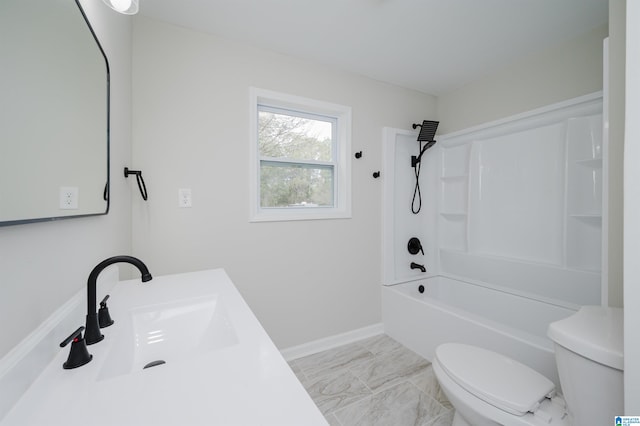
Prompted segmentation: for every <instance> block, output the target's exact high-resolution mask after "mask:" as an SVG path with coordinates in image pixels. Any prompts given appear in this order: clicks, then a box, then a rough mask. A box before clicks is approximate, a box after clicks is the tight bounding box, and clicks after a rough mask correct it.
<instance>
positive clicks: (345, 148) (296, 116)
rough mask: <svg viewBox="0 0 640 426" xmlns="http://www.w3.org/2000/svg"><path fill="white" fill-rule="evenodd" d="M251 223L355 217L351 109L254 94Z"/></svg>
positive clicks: (257, 91)
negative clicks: (352, 179)
mask: <svg viewBox="0 0 640 426" xmlns="http://www.w3.org/2000/svg"><path fill="white" fill-rule="evenodd" d="M250 102H251V138H250V140H251V191H250V192H251V202H250V205H251V216H250V219H251V221H272V220H273V221H275V220H304V219H333V218H347V217H351V171H350V161H349V160H350V158H349V152H350V146H351V141H350V138H351V108H349V107H345V106H342V105H336V104H332V103H327V102H321V101H316V100H313V99H307V98H302V97H298V96H292V95H287V94H282V93H278V92H273V91H268V90H262V89H256V88H252V89H251V101H250Z"/></svg>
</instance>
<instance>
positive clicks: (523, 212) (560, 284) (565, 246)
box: [382, 93, 606, 374]
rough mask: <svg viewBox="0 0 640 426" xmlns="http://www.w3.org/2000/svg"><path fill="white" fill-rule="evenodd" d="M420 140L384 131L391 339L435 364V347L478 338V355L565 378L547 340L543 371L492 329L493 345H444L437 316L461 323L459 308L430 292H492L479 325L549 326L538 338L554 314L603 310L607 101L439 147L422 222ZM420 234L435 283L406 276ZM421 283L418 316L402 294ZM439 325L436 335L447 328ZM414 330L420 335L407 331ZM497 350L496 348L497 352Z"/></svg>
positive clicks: (587, 99)
mask: <svg viewBox="0 0 640 426" xmlns="http://www.w3.org/2000/svg"><path fill="white" fill-rule="evenodd" d="M410 136H414V135H412V134H410V133H408V132H405V131H401V130H396V129H385V152H384V155H385V162H386V168H387V169H388V168H389V167H391V170H392V171H393V174H392V175H391V178H389V179H388V181H387V182H385V187H384V200H385V201H384V202H385V205H384V209H383V211H384V231H383V241H384V248H383V251H384V267H383V276H384V284H385V286H387V287H385V288H384V289H383V296H382V298H383V322H384V325H385V330H386V331H387V333H388V334H390V335H391V337H394V338H396V339H397V340H399V341H400V342H402V343H403V344H405V345H406V346H408V347H410V348H412V349H414V350H416V351H417V352H419V353H421V355H423V356H425V357H427V358H431V357H432V356H433V349H434V348H435V347H436V346H437V344H439V343H443V342H444V341H447V340H460V339H462V340H465V337H464V336H472V335H473V336H474V339H475V340H474V342H473V343H475V344H481V345H487V346H490V349H494V350H498V351H501V352H504V353H507V354H509V355H510V356H513V357H514V358H516V359H519V360H520V361H521V362H524V363H526V364H528V365H531V366H532V367H533V368H537V369H538V370H544V372H546V373H547V374H548V372H549V371H555V370H554V366H553V364H552V363H553V356H552V349H551V342H550V341H549V342H547V343H548V345H541V344H540V339H543V340H548V339H547V338H546V336H544V335H542V336H539V335H538V336H537V337H532V338H531V339H529V342H528V343H529V344H530V345H531V347H532V348H534V347H535V348H538V349H541V350H542V351H543V352H541V353H543V354H544V356H542V355H541V357H540V359H542V358H545V359H546V361H544V363H543V365H544V368H541V367H540V359H532V358H531V357H530V356H528V355H526V356H525V354H526V353H527V352H529V353H530V352H531V351H530V350H522V348H521V347H520V346H519V345H521V343H522V342H524V341H526V340H527V339H526V338H522V337H519V338H514V339H511V343H512V344H510V343H509V339H504V333H503V332H502V331H501V327H497V326H492V325H490V326H488V327H484V329H485V330H486V332H487V334H486V335H483V336H478V335H477V334H478V333H476V332H474V333H470V332H459V330H455V331H456V332H455V333H453V332H452V333H435V334H434V333H433V332H432V331H433V329H434V328H438V327H440V326H435V327H434V322H433V320H432V319H433V318H434V315H435V314H434V313H428V312H426V311H427V310H429V312H431V310H432V309H433V307H434V306H437V310H438V311H439V312H448V313H447V315H450V320H451V321H454V320H456V321H457V318H461V313H460V307H455V308H451V309H449V308H448V306H450V305H451V304H450V303H449V302H447V301H444V302H443V301H438V300H437V299H438V294H429V293H430V291H433V290H432V289H431V287H432V286H430V285H426V283H427V282H432V281H433V279H436V278H440V279H445V278H446V279H445V280H444V281H443V282H450V283H454V282H455V283H459V285H458V284H456V287H455V288H456V290H455V291H453V290H452V291H451V293H455V294H458V296H459V297H460V298H464V297H465V295H464V294H460V293H456V292H465V291H467V290H465V289H468V291H470V292H471V291H473V290H472V289H473V287H478V286H480V287H484V288H486V289H490V290H492V291H485V292H481V293H478V294H483V295H486V296H482V297H480V296H478V297H474V312H473V314H472V316H475V317H476V318H482V317H483V309H484V310H485V314H484V317H485V318H492V315H491V314H492V313H493V312H492V311H493V310H495V309H498V308H500V309H501V310H502V311H504V312H505V315H506V316H505V317H506V318H509V317H510V316H511V317H512V318H514V321H509V320H506V321H504V323H505V325H506V326H509V327H513V326H514V324H516V323H517V322H521V323H522V322H523V321H524V323H527V322H531V323H536V321H538V322H539V321H540V320H541V319H544V320H543V321H544V322H545V323H544V324H539V327H538V328H539V329H541V330H545V329H546V326H547V325H548V322H549V321H551V320H556V319H559V318H557V317H553V318H552V317H550V316H548V315H546V314H545V312H549V310H550V309H556V310H557V309H558V308H559V309H560V310H558V312H566V314H567V315H568V314H570V313H571V312H572V311H573V310H575V309H576V308H577V307H578V306H579V305H585V304H599V303H600V300H601V288H602V287H605V291H606V280H604V282H602V283H601V270H602V268H601V266H602V256H601V253H602V241H603V239H602V221H603V214H604V216H605V217H606V211H603V207H602V200H603V194H602V191H603V189H602V188H603V175H602V164H603V153H604V152H605V151H604V150H603V142H602V95H601V94H600V93H596V94H593V95H587V96H583V97H580V98H576V99H573V100H570V101H566V102H563V103H560V104H554V105H551V106H548V107H545V108H541V109H538V110H534V111H531V112H529V113H525V114H520V115H518V116H514V117H510V118H507V119H504V120H500V121H497V122H493V123H489V124H487V125H483V126H478V127H476V128H472V129H469V130H466V131H461V132H457V133H454V134H449V135H443V136H437V137H436V139H437V140H438V143H437V145H436V146H435V147H434V148H433V149H432V150H430V151H429V152H428V153H427V154H430V155H429V156H428V158H429V160H428V161H429V162H428V163H427V164H424V165H423V170H422V173H421V187H422V188H423V190H422V195H423V211H422V212H421V213H420V214H419V215H417V217H416V216H414V215H412V214H411V210H410V201H411V193H412V191H413V186H412V185H413V184H412V183H411V182H412V179H414V178H413V172H412V169H411V168H410V167H409V161H410V160H409V159H410V156H411V155H415V153H416V152H417V150H418V143H417V142H416V141H415V138H414V139H413V140H411V139H410ZM605 161H606V159H605ZM427 166H428V169H427ZM414 234H415V235H416V236H419V238H420V239H421V240H422V241H423V245H425V246H426V248H425V254H426V256H425V262H426V263H427V264H428V265H429V268H428V270H427V271H428V272H427V273H420V272H419V271H415V270H408V267H407V261H408V260H409V256H411V255H410V254H409V253H407V250H406V241H405V240H406V239H407V237H408V236H409V235H414ZM605 241H606V239H605ZM425 279H428V280H429V281H425ZM447 280H448V281H447ZM411 282H413V284H402V283H411ZM396 284H402V286H400V285H399V286H397V287H395V285H396ZM419 284H424V285H425V287H426V291H425V294H424V296H423V297H426V298H427V299H428V300H429V301H428V302H427V303H421V304H419V305H416V302H415V298H410V297H408V296H407V294H408V293H406V291H400V289H401V287H402V288H405V287H406V286H407V285H409V286H413V287H416V288H417V286H418V285H419ZM462 284H465V285H466V286H465V285H462ZM500 294H503V295H504V294H506V295H511V296H513V297H516V298H524V299H528V300H530V302H531V303H529V304H528V306H530V308H528V309H527V311H526V312H522V311H520V310H518V309H515V308H514V306H511V304H507V305H508V306H504V305H505V303H504V302H503V303H498V302H497V301H496V300H497V299H501V300H507V299H505V298H503V297H502V296H500ZM452 297H453V296H452ZM412 300H414V301H412ZM513 300H517V299H513ZM416 306H417V307H416ZM536 306H538V308H537V310H536ZM421 309H423V310H425V313H424V314H421V313H419V312H420V310H421ZM438 315H439V316H438V318H440V320H438V324H445V323H447V322H448V320H445V319H442V317H441V316H440V314H438ZM545 318H546V319H545ZM515 319H517V320H518V321H515ZM489 323H495V318H492V319H490V320H489ZM474 327H475V326H474ZM408 329H412V330H414V332H412V333H407V332H405V331H403V330H408ZM523 331H525V332H526V330H523ZM542 334H544V333H542ZM498 335H499V336H501V337H500V338H497V337H496V336H498ZM525 335H526V333H525ZM425 336H439V337H438V338H437V339H436V338H435V337H434V338H433V339H435V340H438V339H441V341H430V342H428V344H426V343H424V342H421V340H424V339H425ZM429 339H431V338H430V337H427V340H429ZM433 339H431V340H433ZM498 341H500V342H501V343H500V344H499V345H497V346H498V347H494V346H496V345H492V343H490V342H498ZM483 342H484V343H483ZM470 343H472V342H470ZM519 355H522V357H520V356H519Z"/></svg>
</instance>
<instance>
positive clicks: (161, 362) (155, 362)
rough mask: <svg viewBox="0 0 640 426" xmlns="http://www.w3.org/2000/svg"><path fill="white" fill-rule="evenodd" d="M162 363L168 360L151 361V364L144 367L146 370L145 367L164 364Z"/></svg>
mask: <svg viewBox="0 0 640 426" xmlns="http://www.w3.org/2000/svg"><path fill="white" fill-rule="evenodd" d="M162 364H166V361H164V360H162V359H159V360H157V361H151V362H150V363H149V364H147V365H145V366H144V367H142V369H143V370H144V369H145V368H149V367H155V366H156V365H162Z"/></svg>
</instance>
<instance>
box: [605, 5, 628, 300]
mask: <svg viewBox="0 0 640 426" xmlns="http://www.w3.org/2000/svg"><path fill="white" fill-rule="evenodd" d="M625 5H626V0H610V1H609V185H608V186H609V194H608V196H609V200H608V204H609V221H608V234H609V253H608V264H609V265H608V269H609V273H608V281H609V295H608V297H609V305H610V306H622V305H623V290H622V282H623V278H622V276H623V272H622V270H623V247H622V240H623V232H624V229H623V213H622V206H623V199H624V194H623V186H624V185H623V169H624V167H623V163H624V126H625V55H626V52H625V32H626V24H625V16H626V13H625V7H626V6H625Z"/></svg>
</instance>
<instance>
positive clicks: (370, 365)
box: [289, 334, 453, 426]
mask: <svg viewBox="0 0 640 426" xmlns="http://www.w3.org/2000/svg"><path fill="white" fill-rule="evenodd" d="M289 365H290V366H291V369H292V370H293V372H294V373H295V374H296V376H297V377H298V379H299V380H300V382H301V383H302V385H303V386H304V387H305V389H306V390H307V392H309V395H310V396H311V398H312V399H313V401H314V402H315V403H316V405H317V406H318V408H319V409H320V411H321V412H322V414H324V416H325V418H326V419H327V421H328V422H329V425H331V426H383V425H384V426H450V425H451V422H452V420H453V408H452V407H451V404H450V403H449V401H448V400H447V398H446V397H445V396H444V394H443V393H442V391H441V389H440V387H439V385H438V382H437V381H436V378H435V375H434V373H433V369H432V367H431V363H430V362H429V361H427V360H425V359H424V358H422V357H420V356H419V355H417V354H416V353H414V352H412V351H410V350H409V349H407V348H405V347H404V346H402V345H401V344H400V343H398V342H396V341H395V340H393V339H392V338H391V337H389V336H387V335H384V334H381V335H378V336H374V337H371V338H368V339H364V340H360V341H358V342H354V343H350V344H348V345H344V346H340V347H338V348H334V349H330V350H327V351H324V352H320V353H317V354H313V355H309V356H306V357H302V358H298V359H295V360H293V361H290V362H289Z"/></svg>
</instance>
